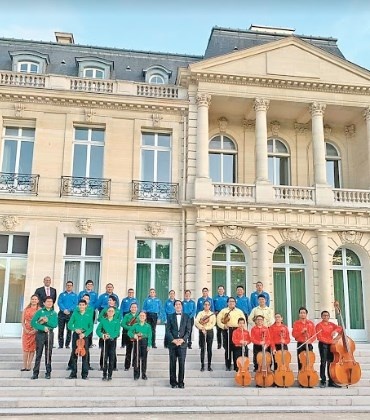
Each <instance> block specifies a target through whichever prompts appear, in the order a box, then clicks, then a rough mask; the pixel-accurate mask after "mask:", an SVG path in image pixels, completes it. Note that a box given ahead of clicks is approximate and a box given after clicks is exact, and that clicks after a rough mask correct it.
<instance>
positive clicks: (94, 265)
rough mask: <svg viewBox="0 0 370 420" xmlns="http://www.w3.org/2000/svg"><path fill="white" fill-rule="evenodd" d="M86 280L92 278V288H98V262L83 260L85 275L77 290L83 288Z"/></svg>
mask: <svg viewBox="0 0 370 420" xmlns="http://www.w3.org/2000/svg"><path fill="white" fill-rule="evenodd" d="M86 280H92V281H93V282H94V289H95V290H100V262H95V261H94V262H91V261H86V262H85V276H84V278H83V281H82V283H83V284H81V285H80V287H79V289H78V290H82V289H83V288H84V285H85V282H86Z"/></svg>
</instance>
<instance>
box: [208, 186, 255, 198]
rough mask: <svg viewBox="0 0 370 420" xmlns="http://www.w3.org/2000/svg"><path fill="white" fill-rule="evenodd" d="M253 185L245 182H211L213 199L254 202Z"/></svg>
mask: <svg viewBox="0 0 370 420" xmlns="http://www.w3.org/2000/svg"><path fill="white" fill-rule="evenodd" d="M255 191H256V187H255V186H254V185H246V184H213V193H214V199H215V200H220V201H224V200H225V201H229V200H234V201H249V202H254V200H255V197H256V194H255Z"/></svg>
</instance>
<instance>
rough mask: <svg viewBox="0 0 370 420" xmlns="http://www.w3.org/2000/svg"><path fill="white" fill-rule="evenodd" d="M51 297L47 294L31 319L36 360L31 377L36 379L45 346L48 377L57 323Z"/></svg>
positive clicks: (48, 375)
mask: <svg viewBox="0 0 370 420" xmlns="http://www.w3.org/2000/svg"><path fill="white" fill-rule="evenodd" d="M53 303H54V302H53V299H52V298H51V297H50V296H47V297H46V298H45V301H44V307H43V308H41V309H39V310H38V311H37V312H36V313H35V315H34V316H33V317H32V320H31V327H32V328H33V329H35V330H36V331H37V333H36V360H35V365H34V367H33V375H32V377H31V379H38V377H39V372H40V362H41V357H42V353H43V351H44V347H45V370H46V373H45V378H46V379H50V375H51V356H52V352H53V342H54V331H53V330H54V328H56V326H57V325H58V315H57V313H56V312H55V311H54V309H53Z"/></svg>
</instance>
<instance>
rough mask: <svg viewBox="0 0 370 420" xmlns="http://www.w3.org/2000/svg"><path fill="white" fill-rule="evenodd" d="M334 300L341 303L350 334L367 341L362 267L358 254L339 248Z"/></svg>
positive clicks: (335, 271)
mask: <svg viewBox="0 0 370 420" xmlns="http://www.w3.org/2000/svg"><path fill="white" fill-rule="evenodd" d="M333 279H334V299H335V300H337V301H338V302H339V305H340V308H341V311H342V317H343V320H344V321H345V325H346V328H347V330H348V333H349V334H350V335H351V337H352V338H354V339H365V338H366V334H365V318H364V297H363V287H362V266H361V261H360V258H359V257H358V255H357V254H355V253H354V252H353V251H351V250H350V249H348V248H339V249H337V250H336V251H335V253H334V256H333Z"/></svg>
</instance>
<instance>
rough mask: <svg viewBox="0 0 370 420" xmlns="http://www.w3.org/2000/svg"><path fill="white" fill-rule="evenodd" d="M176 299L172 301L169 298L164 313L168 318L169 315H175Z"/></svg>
mask: <svg viewBox="0 0 370 420" xmlns="http://www.w3.org/2000/svg"><path fill="white" fill-rule="evenodd" d="M174 303H175V299H173V300H172V299H170V298H168V299H167V300H166V302H165V304H164V311H165V313H166V315H167V317H168V315H171V314H174V313H175V306H174Z"/></svg>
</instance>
